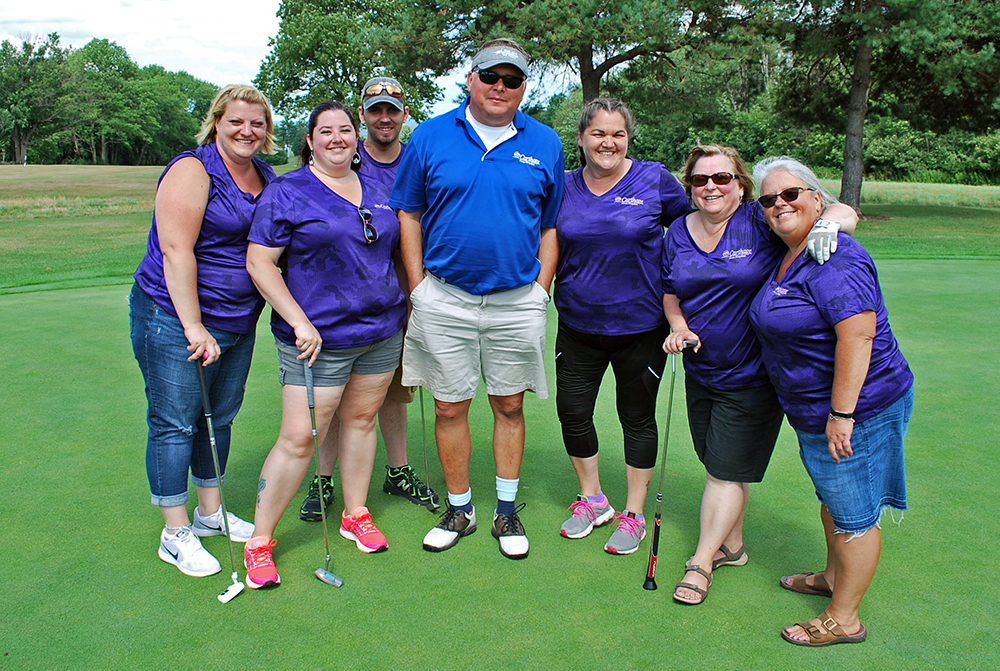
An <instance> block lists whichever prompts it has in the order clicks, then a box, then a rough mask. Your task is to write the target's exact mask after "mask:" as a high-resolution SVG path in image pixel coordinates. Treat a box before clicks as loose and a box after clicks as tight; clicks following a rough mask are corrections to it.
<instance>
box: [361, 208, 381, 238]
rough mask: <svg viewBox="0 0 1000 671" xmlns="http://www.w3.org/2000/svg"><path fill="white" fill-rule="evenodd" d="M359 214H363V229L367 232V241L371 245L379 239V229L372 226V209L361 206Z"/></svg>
mask: <svg viewBox="0 0 1000 671" xmlns="http://www.w3.org/2000/svg"><path fill="white" fill-rule="evenodd" d="M358 214H359V215H360V216H361V230H363V231H364V232H365V242H367V243H368V244H369V245H370V244H372V243H373V242H375V241H376V240H378V231H377V230H375V227H374V226H372V211H371V210H369V209H368V208H367V207H359V208H358Z"/></svg>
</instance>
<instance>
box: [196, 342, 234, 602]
mask: <svg viewBox="0 0 1000 671" xmlns="http://www.w3.org/2000/svg"><path fill="white" fill-rule="evenodd" d="M205 355H206V356H208V352H206V353H205ZM194 365H195V367H196V368H197V369H198V385H199V386H200V387H201V406H202V409H203V410H204V411H205V425H206V426H208V444H209V445H211V446H212V463H213V464H215V479H216V481H217V482H218V483H219V507H220V508H222V523H223V524H224V525H225V527H226V542H227V543H229V562H230V564H231V565H232V567H233V584H232V585H230V586H229V587H227V588H226V589H225V590H223V592H222V594H220V595H219V601H221V602H222V603H229V602H230V601H232V600H233V599H235V598H236V596H237V595H238V594H239V593H240V592H242V591H243V589H244V588H245V587H246V585H244V584H243V583H242V582H240V576H239V573H237V572H236V554H235V553H234V552H233V539H232V537H231V536H230V535H229V513H228V512H226V495H225V494H224V493H223V491H222V469H221V468H219V448H218V447H216V445H215V429H213V428H212V402H211V401H210V400H209V398H208V383H206V382H205V371H204V370H202V365H201V361H200V360H199V361H195V362H194Z"/></svg>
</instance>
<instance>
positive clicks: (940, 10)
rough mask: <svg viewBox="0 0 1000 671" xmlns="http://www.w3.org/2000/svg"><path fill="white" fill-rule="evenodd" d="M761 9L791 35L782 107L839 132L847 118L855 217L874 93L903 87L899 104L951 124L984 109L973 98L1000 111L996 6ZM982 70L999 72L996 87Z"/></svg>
mask: <svg viewBox="0 0 1000 671" xmlns="http://www.w3.org/2000/svg"><path fill="white" fill-rule="evenodd" d="M752 7H753V9H754V11H756V12H757V13H758V14H759V15H760V16H762V17H764V16H766V17H768V18H769V19H772V20H771V21H770V25H773V26H775V27H776V30H777V31H778V33H779V34H780V33H782V32H783V33H784V34H785V35H787V36H789V37H790V40H789V44H790V46H789V48H790V51H791V53H792V54H793V55H794V60H793V63H792V67H790V68H787V69H786V70H785V74H784V76H783V77H781V79H782V81H783V82H784V85H783V86H782V87H781V89H782V90H783V91H784V96H783V100H782V102H783V105H782V108H783V109H785V110H786V111H787V112H788V113H789V114H791V115H793V116H795V117H797V118H798V119H800V120H815V121H820V122H821V123H827V124H830V123H832V122H833V120H834V119H836V118H837V117H841V118H845V125H846V134H845V144H844V163H843V182H842V185H841V193H840V198H841V200H842V201H843V202H845V203H847V204H849V205H851V206H852V207H854V208H856V209H858V208H859V205H860V200H861V184H862V181H863V178H864V160H863V158H864V125H865V119H866V117H867V115H868V110H869V104H870V102H871V100H872V97H873V95H875V96H877V95H879V93H880V92H881V91H883V90H884V91H892V90H894V89H895V90H897V91H899V92H900V93H903V94H904V95H903V96H901V97H897V98H896V99H897V100H905V101H907V102H906V105H905V106H910V108H911V110H910V111H911V112H913V111H916V110H917V109H919V108H920V107H923V108H924V109H925V110H927V111H932V110H937V111H938V112H940V111H942V110H943V109H946V108H950V109H951V110H952V113H950V114H946V115H944V117H945V118H950V119H956V118H962V116H963V115H965V116H966V117H967V115H968V114H969V112H970V111H971V110H972V109H975V108H976V107H979V109H982V106H981V104H980V105H976V103H975V102H974V99H975V98H977V97H979V96H981V95H982V93H983V92H984V91H989V92H990V95H989V97H987V98H986V101H987V104H989V103H991V102H992V103H993V104H994V107H995V109H1000V105H998V104H997V103H996V102H995V101H997V94H998V93H1000V91H998V88H997V82H996V76H995V73H997V72H998V66H997V65H996V63H995V61H996V59H995V53H994V48H993V44H992V41H991V38H987V39H983V38H984V37H986V36H990V35H993V36H995V35H996V31H997V20H996V19H997V18H1000V17H998V15H997V9H996V7H995V4H994V3H993V2H987V1H983V2H980V1H978V0H817V1H815V2H811V3H804V2H800V1H798V0H787V1H782V0H777V1H773V0H765V1H763V2H756V3H753V4H752ZM983 16H985V17H987V20H986V21H984V20H983ZM989 18H992V21H989V20H988V19H989ZM981 69H985V70H986V71H988V72H991V73H994V74H993V75H992V82H991V81H990V76H987V77H985V78H984V77H982V76H981V74H980V72H981ZM977 70H979V71H980V72H977ZM904 71H905V72H904ZM803 93H807V94H806V95H803ZM913 101H918V102H917V103H916V104H915V105H914V103H913ZM920 101H928V102H926V103H925V102H920ZM905 106H904V107H902V108H900V109H904V108H905Z"/></svg>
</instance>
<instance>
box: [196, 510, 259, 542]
mask: <svg viewBox="0 0 1000 671" xmlns="http://www.w3.org/2000/svg"><path fill="white" fill-rule="evenodd" d="M226 517H227V518H228V519H229V537H230V538H232V539H233V541H234V542H236V543H246V542H247V541H248V540H250V537H251V536H253V525H252V524H250V523H249V522H247V521H245V520H241V519H240V518H239V517H237V516H236V515H233V514H232V513H231V512H229V511H228V510H227V511H226ZM191 530H192V531H193V532H194V535H195V536H202V537H204V536H225V535H226V525H225V524H223V523H222V507H221V506H220V507H219V509H218V510H216V511H215V514H214V515H209V516H208V517H202V515H201V510H200V509H198V508H195V509H194V524H193V525H191Z"/></svg>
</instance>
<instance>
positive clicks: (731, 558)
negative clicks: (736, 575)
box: [712, 543, 750, 571]
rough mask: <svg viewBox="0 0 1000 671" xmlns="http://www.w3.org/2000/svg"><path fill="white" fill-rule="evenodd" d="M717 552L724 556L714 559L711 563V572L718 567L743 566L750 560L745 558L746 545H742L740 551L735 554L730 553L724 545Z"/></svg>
mask: <svg viewBox="0 0 1000 671" xmlns="http://www.w3.org/2000/svg"><path fill="white" fill-rule="evenodd" d="M719 552H721V553H722V554H724V555H725V556H724V557H723V558H722V559H716V560H714V561H713V562H712V570H713V571H714V570H715V569H717V568H719V567H720V566H743V565H744V564H746V563H747V562H748V561H750V558H749V557H747V545H746V543H744V544H743V545H741V546H740V549H739V550H737V551H736V552H730V551H729V548H727V547H726V544H725V543H723V544H722V547H720V548H719Z"/></svg>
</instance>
